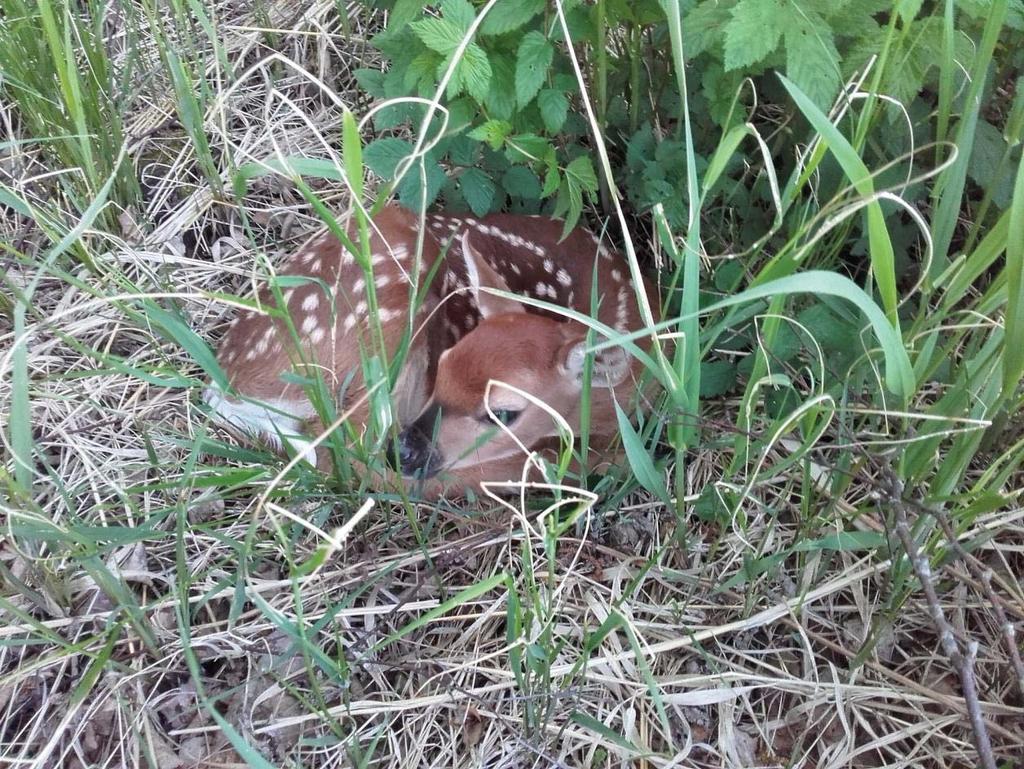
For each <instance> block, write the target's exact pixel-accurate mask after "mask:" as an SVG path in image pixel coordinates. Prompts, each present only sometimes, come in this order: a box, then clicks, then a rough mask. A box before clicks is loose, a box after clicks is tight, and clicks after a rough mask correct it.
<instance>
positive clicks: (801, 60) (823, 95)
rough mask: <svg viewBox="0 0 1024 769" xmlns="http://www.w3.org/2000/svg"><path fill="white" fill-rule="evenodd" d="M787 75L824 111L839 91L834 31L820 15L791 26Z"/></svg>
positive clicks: (806, 17) (814, 14)
mask: <svg viewBox="0 0 1024 769" xmlns="http://www.w3.org/2000/svg"><path fill="white" fill-rule="evenodd" d="M785 41H786V74H787V75H788V76H789V79H790V80H792V81H793V82H794V83H796V84H797V85H798V86H800V90H801V91H803V92H804V93H806V94H807V95H808V96H809V97H810V98H811V100H812V101H813V102H814V103H815V104H817V105H818V106H819V107H821V108H822V109H825V108H827V107H828V105H829V104H830V103H831V101H832V99H833V98H835V95H836V92H837V91H838V90H839V82H840V72H839V51H837V50H836V44H835V41H834V40H833V38H832V30H830V29H829V26H828V24H827V23H826V22H825V21H824V19H822V18H821V17H820V16H818V14H816V13H814V12H813V11H806V16H801V17H800V20H799V21H797V22H795V23H793V24H791V25H788V26H787V28H786V33H785Z"/></svg>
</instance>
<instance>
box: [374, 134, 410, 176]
mask: <svg viewBox="0 0 1024 769" xmlns="http://www.w3.org/2000/svg"><path fill="white" fill-rule="evenodd" d="M412 150H413V147H412V145H411V144H410V143H409V142H407V141H406V140H405V139H397V138H394V137H387V138H384V139H374V140H373V141H372V142H370V143H369V144H368V145H366V149H364V150H363V162H364V163H365V164H366V165H367V167H369V169H370V170H371V171H373V172H374V173H375V174H377V176H379V177H380V178H382V179H389V180H390V179H392V178H394V176H395V169H396V168H397V167H398V164H399V163H400V162H401V161H402V160H403V159H404V158H406V157H408V156H409V155H410V154H412Z"/></svg>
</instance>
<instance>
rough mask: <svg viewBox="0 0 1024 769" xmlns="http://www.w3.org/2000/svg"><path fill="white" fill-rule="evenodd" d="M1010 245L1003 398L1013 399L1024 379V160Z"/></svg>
mask: <svg viewBox="0 0 1024 769" xmlns="http://www.w3.org/2000/svg"><path fill="white" fill-rule="evenodd" d="M1009 226H1010V231H1009V233H1008V234H1007V241H1006V294H1007V295H1006V315H1005V323H1006V337H1005V341H1004V343H1003V345H1004V347H1003V350H1004V352H1003V394H1004V396H1006V397H1010V396H1012V395H1013V393H1014V392H1015V391H1016V389H1017V387H1018V386H1019V385H1020V382H1021V377H1022V376H1024V157H1022V158H1021V161H1020V165H1019V166H1018V167H1017V181H1016V183H1015V185H1014V189H1013V202H1012V203H1011V205H1010V221H1009Z"/></svg>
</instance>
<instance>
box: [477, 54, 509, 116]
mask: <svg viewBox="0 0 1024 769" xmlns="http://www.w3.org/2000/svg"><path fill="white" fill-rule="evenodd" d="M515 77H516V75H515V65H514V63H513V60H512V57H511V56H509V55H505V54H501V53H496V52H492V53H491V87H490V89H489V90H488V92H487V99H486V100H485V101H484V106H486V107H487V112H488V113H489V114H490V116H491V117H492V118H494V119H495V120H511V119H512V116H513V115H514V114H515V111H516V82H515Z"/></svg>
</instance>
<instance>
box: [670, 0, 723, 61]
mask: <svg viewBox="0 0 1024 769" xmlns="http://www.w3.org/2000/svg"><path fill="white" fill-rule="evenodd" d="M731 18H732V14H731V13H730V9H729V7H728V6H727V5H725V4H723V3H722V2H721V0H704V2H702V3H700V4H698V5H697V6H696V7H695V8H694V9H693V10H691V11H690V12H689V13H688V14H686V18H685V19H684V20H683V25H682V27H683V50H684V51H686V54H687V56H689V57H690V58H691V59H692V58H693V57H695V56H699V55H700V54H702V53H704V51H707V50H709V49H711V48H714V47H715V46H716V45H718V44H719V43H720V42H721V41H722V37H723V30H724V29H725V27H726V25H727V24H728V23H729V20H730V19H731Z"/></svg>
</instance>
